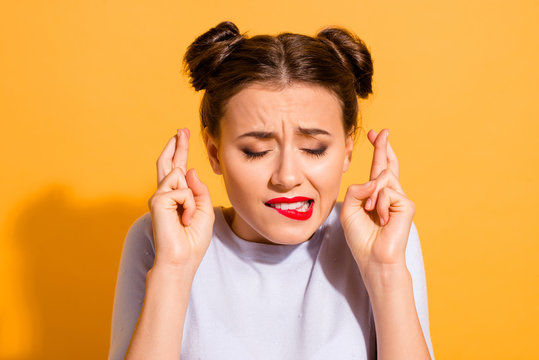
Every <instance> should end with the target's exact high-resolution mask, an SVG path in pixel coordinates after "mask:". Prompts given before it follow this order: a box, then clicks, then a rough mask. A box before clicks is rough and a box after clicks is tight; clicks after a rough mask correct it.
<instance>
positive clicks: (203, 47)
mask: <svg viewBox="0 0 539 360" xmlns="http://www.w3.org/2000/svg"><path fill="white" fill-rule="evenodd" d="M242 39H243V36H242V35H241V34H240V32H239V30H238V27H237V26H236V25H235V24H234V23H232V22H230V21H223V22H221V23H219V24H218V25H217V26H215V27H213V28H211V29H210V30H208V31H207V32H205V33H204V34H202V35H200V36H199V37H198V38H196V40H195V41H193V43H192V44H191V45H189V47H188V48H187V52H186V53H185V56H184V58H183V62H184V67H185V71H186V72H187V74H188V75H189V77H190V78H191V84H192V85H193V87H194V88H195V90H197V91H198V90H202V89H205V88H206V87H207V85H208V80H209V79H210V78H211V75H212V73H213V72H214V71H215V69H217V68H218V67H219V65H221V63H222V62H223V61H224V60H225V59H226V58H227V56H229V55H230V54H231V53H232V51H234V47H235V45H237V44H238V43H239V42H240V41H241V40H242Z"/></svg>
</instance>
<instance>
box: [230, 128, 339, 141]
mask: <svg viewBox="0 0 539 360" xmlns="http://www.w3.org/2000/svg"><path fill="white" fill-rule="evenodd" d="M297 133H299V134H300V135H306V136H313V135H329V136H331V134H330V133H329V132H327V131H326V130H322V129H317V128H302V127H299V128H298V131H297ZM244 137H254V138H257V139H271V138H275V137H276V134H275V133H274V132H271V131H250V132H248V133H245V134H243V135H240V136H238V137H237V139H241V138H244ZM237 139H236V140H237Z"/></svg>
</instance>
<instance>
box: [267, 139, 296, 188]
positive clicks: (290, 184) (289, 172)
mask: <svg viewBox="0 0 539 360" xmlns="http://www.w3.org/2000/svg"><path fill="white" fill-rule="evenodd" d="M298 155H299V154H297V151H295V150H294V149H291V148H290V149H285V150H282V151H281V154H280V156H279V157H278V158H277V160H276V161H277V163H276V164H275V167H274V170H273V173H272V175H271V180H270V182H271V184H272V185H273V186H274V187H276V188H279V189H280V190H290V189H292V188H294V187H296V186H298V185H301V183H302V181H303V172H302V166H301V159H299V156H298Z"/></svg>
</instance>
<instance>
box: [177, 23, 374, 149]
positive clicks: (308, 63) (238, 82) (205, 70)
mask: <svg viewBox="0 0 539 360" xmlns="http://www.w3.org/2000/svg"><path fill="white" fill-rule="evenodd" d="M183 61H184V66H185V71H186V73H187V74H188V75H189V77H190V80H191V84H192V85H193V87H194V88H195V90H196V91H199V90H205V93H204V96H203V98H202V102H201V104H200V117H201V127H202V129H204V128H205V127H208V130H209V133H210V134H211V135H212V136H214V137H215V138H217V139H218V138H219V134H220V132H219V120H220V119H221V117H222V116H223V113H224V108H225V106H226V104H227V102H228V100H229V99H230V98H231V97H232V96H234V95H235V94H236V93H238V92H239V91H240V90H242V89H243V88H244V87H246V86H247V85H249V84H252V83H264V84H268V85H272V86H277V87H278V88H282V87H284V86H286V85H290V84H292V83H295V82H299V83H307V84H316V85H320V86H323V87H325V88H326V89H328V90H330V91H332V92H333V93H334V94H335V95H336V96H337V98H338V99H340V101H341V105H342V110H343V126H344V129H345V132H346V133H350V132H354V133H355V131H356V129H357V118H358V100H357V97H358V96H359V97H360V98H366V97H368V95H369V94H371V93H372V74H373V67H372V59H371V55H370V53H369V51H368V50H367V47H366V45H365V44H364V43H363V41H361V39H359V38H358V37H357V36H355V35H353V34H352V33H350V32H348V31H347V30H345V29H342V28H337V27H330V28H326V29H323V30H321V31H320V32H319V33H318V34H317V35H316V37H310V36H305V35H301V34H291V33H281V34H279V35H277V36H270V35H257V36H254V37H251V38H248V37H246V36H243V35H241V34H240V32H239V30H238V28H237V27H236V25H234V24H233V23H232V22H229V21H225V22H221V23H220V24H218V25H217V26H216V27H214V28H211V29H210V30H208V31H207V32H206V33H204V34H202V35H200V36H199V37H198V38H197V39H196V40H195V41H194V42H193V43H192V44H191V45H190V46H189V48H188V49H187V52H186V54H185V57H184V59H183Z"/></svg>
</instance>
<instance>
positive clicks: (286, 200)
mask: <svg viewBox="0 0 539 360" xmlns="http://www.w3.org/2000/svg"><path fill="white" fill-rule="evenodd" d="M308 200H312V199H311V198H308V197H305V196H295V197H293V198H285V197H280V198H275V199H271V200H269V201H268V202H266V204H279V203H295V202H299V201H308Z"/></svg>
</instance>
